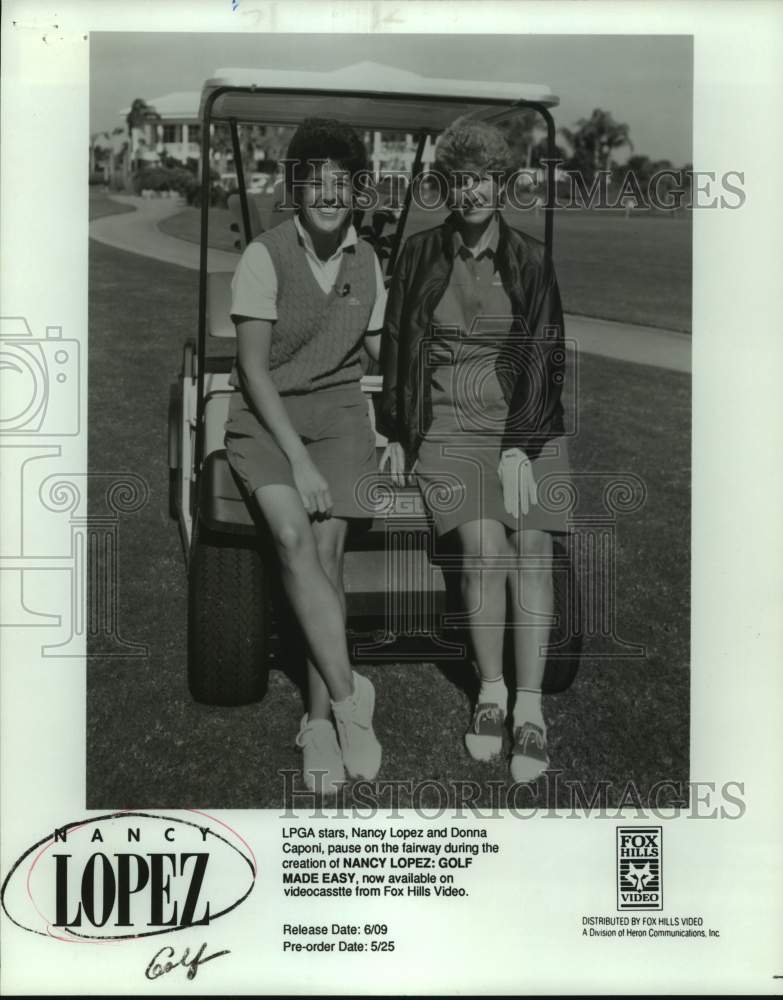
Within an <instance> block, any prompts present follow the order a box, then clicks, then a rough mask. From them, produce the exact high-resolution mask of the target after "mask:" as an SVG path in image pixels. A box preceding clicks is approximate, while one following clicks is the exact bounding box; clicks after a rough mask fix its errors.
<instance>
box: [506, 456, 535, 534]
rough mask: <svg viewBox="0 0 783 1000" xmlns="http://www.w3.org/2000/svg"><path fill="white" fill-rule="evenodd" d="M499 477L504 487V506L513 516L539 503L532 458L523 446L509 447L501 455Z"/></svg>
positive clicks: (525, 512)
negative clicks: (531, 462)
mask: <svg viewBox="0 0 783 1000" xmlns="http://www.w3.org/2000/svg"><path fill="white" fill-rule="evenodd" d="M498 477H499V478H500V483H501V485H502V487H503V506H504V507H505V508H506V512H507V513H509V514H511V516H512V517H517V518H518V517H519V515H520V511H521V513H522V514H527V512H528V511H529V510H530V508H531V507H532V506H533V504H536V503H538V490H537V488H536V480H535V477H534V475H533V468H532V466H531V464H530V459H529V458H528V457H527V455H526V454H525V452H524V451H523V450H522V449H521V448H508V449H507V450H506V451H504V452H503V454H502V455H501V456H500V464H499V465H498Z"/></svg>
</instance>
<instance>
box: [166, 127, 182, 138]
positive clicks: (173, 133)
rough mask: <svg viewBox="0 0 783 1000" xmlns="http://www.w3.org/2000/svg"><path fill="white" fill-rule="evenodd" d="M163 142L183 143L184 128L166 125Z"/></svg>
mask: <svg viewBox="0 0 783 1000" xmlns="http://www.w3.org/2000/svg"><path fill="white" fill-rule="evenodd" d="M163 141H164V142H182V127H181V126H180V125H164V126H163Z"/></svg>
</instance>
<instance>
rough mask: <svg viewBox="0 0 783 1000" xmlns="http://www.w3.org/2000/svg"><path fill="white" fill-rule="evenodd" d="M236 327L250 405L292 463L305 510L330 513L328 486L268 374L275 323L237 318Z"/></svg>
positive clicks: (241, 366)
mask: <svg viewBox="0 0 783 1000" xmlns="http://www.w3.org/2000/svg"><path fill="white" fill-rule="evenodd" d="M234 325H235V326H236V330H237V344H238V346H237V368H238V371H239V376H240V378H241V380H242V385H243V386H244V388H245V391H246V393H247V395H248V397H249V398H250V403H251V405H252V406H253V408H254V409H255V411H256V413H257V414H258V416H259V417H260V418H261V420H262V421H263V423H264V425H265V426H266V427H267V428H268V429H269V431H270V433H271V434H272V436H273V437H274V439H275V441H277V443H278V445H279V446H280V448H281V450H282V451H283V452H284V454H285V455H286V457H287V458H288V461H289V462H290V463H291V471H292V473H293V476H294V482H295V483H296V487H297V490H298V491H299V495H300V496H301V498H302V503H303V504H304V507H305V510H306V511H307V512H308V513H309V514H314V513H316V512H321V513H328V512H329V511H330V510H331V507H332V499H331V496H330V495H329V487H328V484H327V482H326V480H325V479H324V478H323V476H322V475H321V474H320V472H319V471H318V469H317V468H316V466H315V464H314V463H313V461H312V459H311V458H310V456H309V455H308V453H307V449H306V448H305V446H304V444H303V443H302V439H301V438H300V437H299V435H298V434H297V433H296V431H295V430H294V427H293V425H292V423H291V420H290V419H289V416H288V413H287V412H286V409H285V407H284V406H283V402H282V400H281V399H280V393H279V392H278V391H277V388H276V387H275V384H274V382H273V381H272V378H271V376H270V374H269V345H270V342H271V339H272V323H271V322H270V321H269V320H265V319H250V318H248V317H242V316H237V317H236V319H235V321H234Z"/></svg>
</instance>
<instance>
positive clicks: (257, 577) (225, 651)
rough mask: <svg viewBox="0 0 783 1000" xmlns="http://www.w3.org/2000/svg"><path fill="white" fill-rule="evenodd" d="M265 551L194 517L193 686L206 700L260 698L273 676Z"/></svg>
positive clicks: (190, 623) (191, 572)
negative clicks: (264, 562) (263, 552)
mask: <svg viewBox="0 0 783 1000" xmlns="http://www.w3.org/2000/svg"><path fill="white" fill-rule="evenodd" d="M269 619H270V615H269V602H268V600H267V581H266V574H265V572H264V566H263V561H262V556H261V552H260V551H259V549H258V547H257V546H256V545H253V544H248V542H247V541H246V540H244V541H243V540H241V539H236V538H232V537H231V536H228V537H227V536H223V535H219V534H216V533H213V532H210V531H208V530H207V529H206V528H205V527H204V526H203V525H201V524H200V523H199V521H198V518H196V519H195V521H194V533H193V540H192V545H191V558H190V566H189V572H188V687H189V688H190V693H191V695H192V696H193V698H194V699H195V700H196V701H198V702H201V703H202V704H206V705H221V706H236V705H250V704H252V703H253V702H257V701H261V700H262V699H263V697H264V695H265V694H266V690H267V684H268V679H269V663H268V656H267V653H268V646H269V627H270V621H269Z"/></svg>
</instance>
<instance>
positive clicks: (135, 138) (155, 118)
mask: <svg viewBox="0 0 783 1000" xmlns="http://www.w3.org/2000/svg"><path fill="white" fill-rule="evenodd" d="M159 121H160V115H159V114H158V112H157V111H156V110H155V108H153V107H152V105H151V104H147V102H146V101H145V100H144V99H143V98H141V97H136V98H134V101H133V103H132V104H131V107H130V111H129V112H128V114H127V115H126V116H125V124H126V125H127V126H128V138H129V140H130V150H131V157H135V156H136V150H137V149H138V146H139V142H140V140H141V138H142V134H146V132H147V128H148V126H149V125H150V124H157V123H158V122H159Z"/></svg>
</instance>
